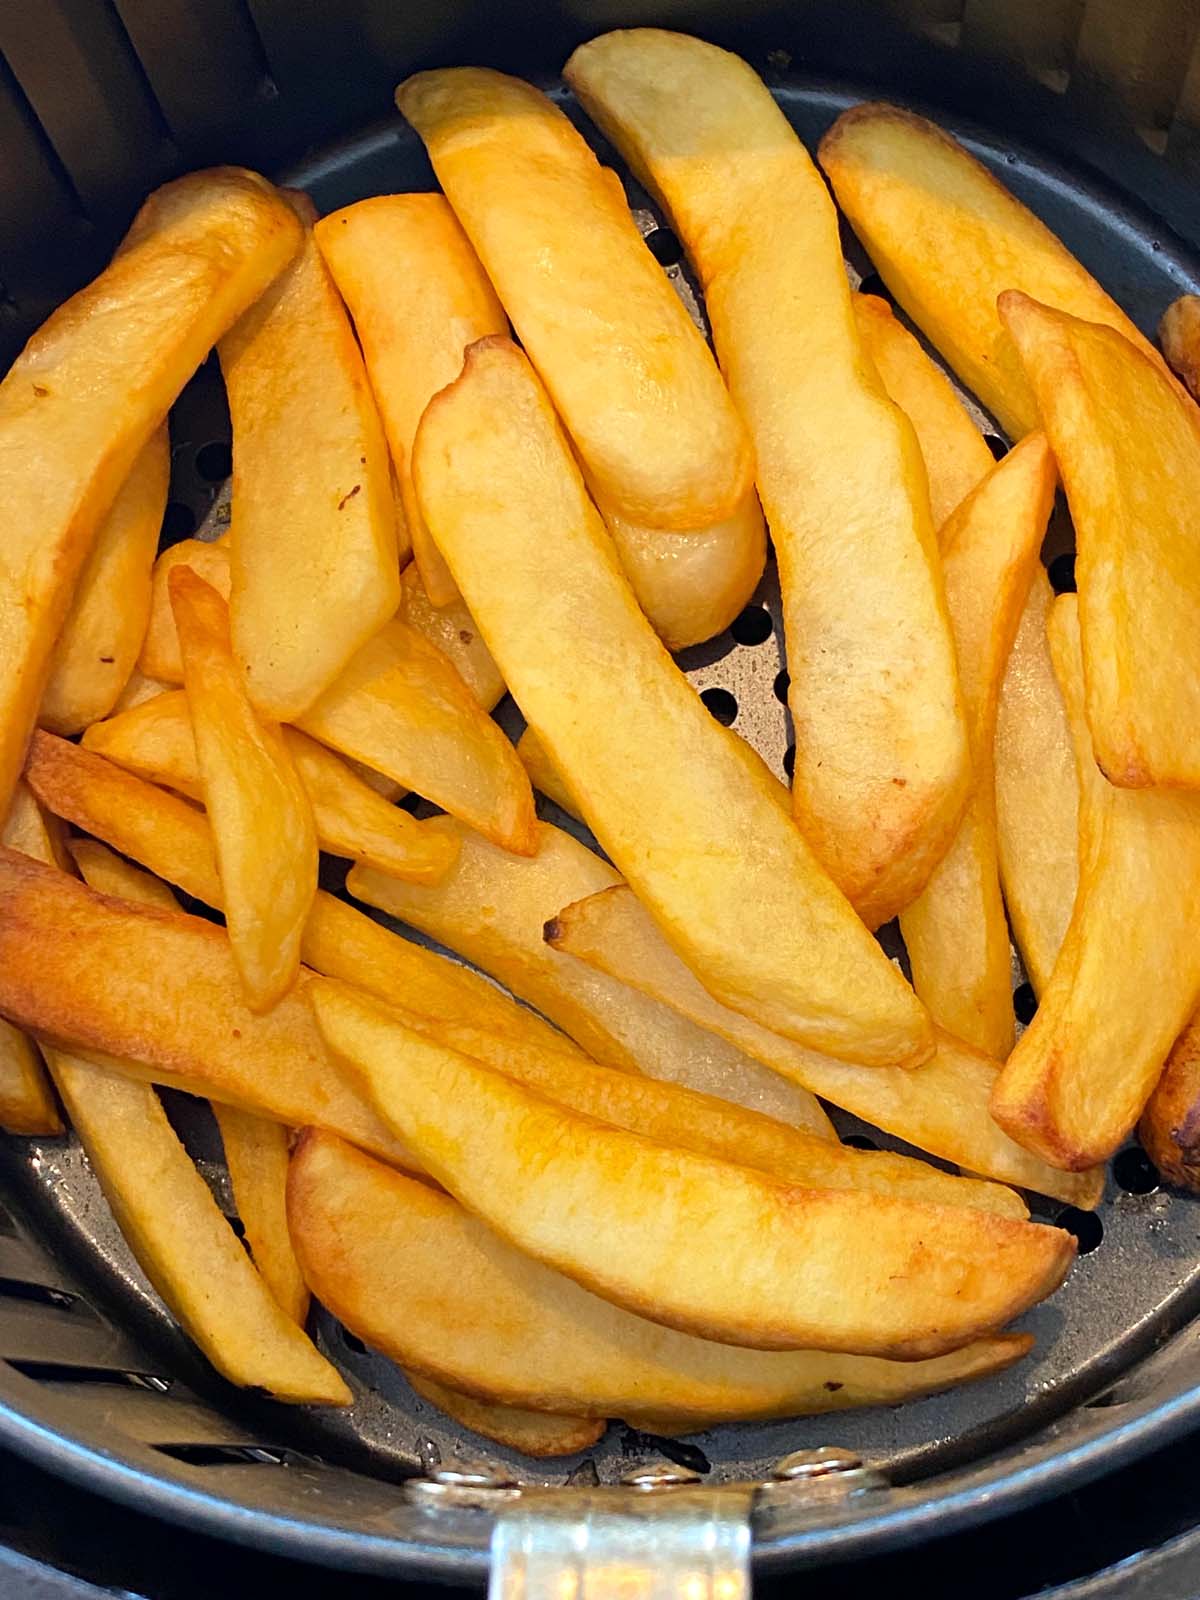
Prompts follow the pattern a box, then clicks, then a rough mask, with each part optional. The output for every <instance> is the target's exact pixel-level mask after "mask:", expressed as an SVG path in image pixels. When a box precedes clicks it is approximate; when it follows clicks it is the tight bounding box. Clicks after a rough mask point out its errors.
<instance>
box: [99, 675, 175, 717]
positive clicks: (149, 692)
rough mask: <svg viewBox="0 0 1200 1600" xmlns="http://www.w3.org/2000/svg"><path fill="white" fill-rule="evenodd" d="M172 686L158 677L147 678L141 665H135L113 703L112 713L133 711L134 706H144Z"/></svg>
mask: <svg viewBox="0 0 1200 1600" xmlns="http://www.w3.org/2000/svg"><path fill="white" fill-rule="evenodd" d="M170 687H171V685H170V684H169V683H163V682H162V681H161V680H160V679H158V678H147V677H146V675H145V673H143V672H142V670H141V668H140V667H134V669H133V671H132V672H131V673H130V674H129V678H128V681H127V682H126V684H125V687H124V688H123V689H122V690H121V692H120V694H119V695H118V696H117V698H116V701H115V702H114V704H113V708H112V714H113V715H114V716H116V715H117V714H118V713H119V712H122V711H132V710H133V708H134V706H144V705H145V703H146V701H147V700H156V699H157V698H158V696H159V695H160V694H166V692H167V691H168V689H170Z"/></svg>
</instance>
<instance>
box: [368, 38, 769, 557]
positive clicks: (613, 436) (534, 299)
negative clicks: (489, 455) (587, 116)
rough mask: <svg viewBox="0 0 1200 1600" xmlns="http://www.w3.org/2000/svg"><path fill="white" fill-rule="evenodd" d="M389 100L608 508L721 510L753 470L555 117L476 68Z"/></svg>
mask: <svg viewBox="0 0 1200 1600" xmlns="http://www.w3.org/2000/svg"><path fill="white" fill-rule="evenodd" d="M396 103H397V105H398V106H399V107H400V110H401V111H402V112H403V114H404V115H405V116H406V117H407V118H408V120H409V121H410V122H411V123H412V124H413V126H414V127H415V128H416V130H417V132H418V133H419V134H420V136H421V138H422V139H423V141H424V143H425V146H426V149H427V150H428V151H429V158H430V160H431V162H432V163H433V169H434V171H435V172H436V174H437V177H438V181H439V183H440V184H441V186H442V189H443V190H444V191H445V194H446V198H447V199H448V200H449V202H450V204H451V206H452V207H453V208H454V211H455V214H456V216H457V217H458V220H459V222H460V223H461V224H462V226H463V228H464V229H465V231H466V233H467V235H468V237H469V238H470V240H471V243H472V244H473V245H474V247H475V250H476V251H477V253H478V255H479V258H480V260H481V261H482V263H483V266H484V268H485V270H486V272H487V274H488V276H489V277H490V279H491V281H492V283H493V284H494V285H495V288H496V291H497V293H498V294H499V296H500V299H501V301H502V302H503V305H504V308H505V310H506V311H507V312H508V314H509V316H510V317H511V318H512V321H513V325H514V327H515V328H516V330H517V333H518V334H519V336H520V338H521V342H522V344H523V345H524V347H525V349H526V350H528V352H529V356H530V359H531V360H532V361H533V363H534V365H535V366H536V367H537V369H538V371H539V373H540V374H541V377H542V381H543V382H544V383H545V384H546V387H547V388H548V389H549V391H550V393H551V395H552V396H553V399H554V404H555V406H556V407H557V409H558V411H559V413H560V415H561V416H562V418H563V420H564V422H565V425H566V427H567V430H568V432H569V433H570V435H571V437H572V439H573V440H574V442H575V445H576V448H577V449H578V451H579V454H580V455H581V457H582V458H583V460H584V461H585V462H586V463H587V469H588V473H589V475H590V476H591V477H592V479H593V480H594V481H595V483H596V486H597V488H598V489H599V490H600V492H601V493H602V495H603V497H604V499H605V500H606V502H607V503H608V504H609V505H611V506H613V507H614V508H615V509H616V510H617V511H619V512H620V514H621V515H622V516H624V517H627V518H628V519H629V520H631V521H634V522H641V523H645V524H647V525H648V526H650V527H653V528H661V529H685V530H686V529H689V528H703V527H706V526H707V525H709V524H711V523H714V522H718V521H720V520H721V519H723V518H725V517H728V516H730V515H732V513H733V512H734V510H735V509H736V507H737V506H738V505H739V504H740V503H741V501H742V500H743V498H744V496H745V494H746V492H747V490H748V489H749V488H750V484H751V480H752V476H753V458H752V455H751V451H750V447H749V443H748V441H747V438H746V431H745V429H744V427H743V425H742V423H741V421H740V419H739V417H738V415H737V413H736V412H735V410H734V408H733V404H732V402H731V401H730V398H729V395H728V393H727V392H726V390H725V386H724V384H723V383H722V382H721V376H720V374H719V373H718V371H717V368H716V364H715V363H714V361H713V359H712V356H711V355H710V354H709V351H708V349H707V347H706V345H705V343H704V339H703V337H702V336H701V334H700V332H699V330H698V329H697V328H696V327H695V325H694V324H693V323H692V321H691V318H690V317H689V316H688V314H687V312H686V311H685V310H684V307H683V305H682V303H681V302H680V300H679V298H678V296H677V295H676V294H675V291H674V289H673V288H672V287H671V285H670V283H669V282H668V281H667V278H666V275H665V274H664V273H663V271H662V268H661V267H660V266H659V265H658V263H657V262H656V261H655V259H654V257H653V256H652V255H651V254H650V251H649V250H648V249H647V248H646V246H645V244H644V243H643V241H642V238H641V235H640V234H639V233H638V230H637V228H636V227H635V225H634V223H633V220H632V218H631V217H630V215H629V211H628V209H627V207H626V205H625V203H624V198H623V196H618V195H617V194H615V193H614V191H613V187H612V184H611V181H610V180H609V179H608V178H607V176H606V174H605V172H604V169H603V168H602V167H601V166H600V163H599V162H598V161H597V160H596V157H595V156H594V155H593V154H592V151H591V150H590V148H589V147H588V145H587V144H586V143H585V141H584V140H583V138H582V137H581V135H580V134H579V133H578V132H576V130H575V129H574V128H573V127H572V125H571V123H570V122H569V121H568V120H567V118H566V116H565V115H564V114H563V112H562V111H560V110H559V109H558V107H557V106H555V105H554V104H552V102H551V101H550V100H549V99H548V98H547V97H546V96H545V95H544V94H542V93H541V91H540V90H538V89H535V88H534V87H533V86H532V85H531V84H528V83H523V82H521V80H520V79H517V78H511V77H507V76H505V75H504V74H503V73H499V72H491V71H487V70H485V69H481V68H473V67H459V68H451V69H449V70H443V71H439V72H421V73H417V74H416V76H415V77H412V78H409V79H408V80H407V81H406V82H405V83H403V84H401V85H400V87H399V89H398V90H397V91H396ZM428 520H429V519H428V517H426V522H428ZM432 531H433V533H434V537H435V539H437V530H436V529H433V530H432ZM438 544H439V546H440V545H441V540H440V539H438ZM442 553H443V555H445V554H446V552H445V550H444V549H443V551H442ZM450 567H451V571H453V568H454V563H453V561H451V562H450ZM460 587H461V585H460Z"/></svg>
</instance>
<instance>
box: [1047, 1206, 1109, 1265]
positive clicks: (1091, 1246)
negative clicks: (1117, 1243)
mask: <svg viewBox="0 0 1200 1600" xmlns="http://www.w3.org/2000/svg"><path fill="white" fill-rule="evenodd" d="M1054 1221H1055V1223H1056V1224H1057V1225H1058V1227H1060V1228H1065V1229H1066V1230H1067V1232H1068V1233H1073V1234H1074V1235H1075V1239H1076V1241H1077V1243H1078V1245H1079V1254H1080V1255H1081V1256H1090V1255H1091V1253H1092V1251H1093V1250H1095V1249H1096V1247H1097V1246H1098V1245H1099V1243H1100V1241H1101V1240H1102V1239H1103V1238H1104V1224H1103V1223H1102V1222H1101V1221H1100V1218H1099V1217H1098V1216H1097V1215H1096V1213H1095V1212H1094V1211H1081V1210H1080V1209H1079V1207H1078V1206H1064V1207H1063V1209H1062V1210H1061V1211H1060V1212H1059V1213H1058V1215H1057V1216H1056V1217H1055V1219H1054Z"/></svg>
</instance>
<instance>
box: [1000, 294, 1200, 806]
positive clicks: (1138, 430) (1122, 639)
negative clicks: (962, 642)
mask: <svg viewBox="0 0 1200 1600" xmlns="http://www.w3.org/2000/svg"><path fill="white" fill-rule="evenodd" d="M1000 312H1001V315H1002V317H1003V319H1004V323H1005V326H1006V327H1007V329H1008V331H1009V333H1010V334H1011V335H1012V338H1013V340H1014V342H1015V345H1016V348H1017V350H1018V352H1019V354H1020V358H1021V362H1022V364H1023V367H1024V370H1025V374H1026V377H1027V378H1028V380H1029V384H1030V387H1031V388H1032V390H1033V392H1034V393H1035V395H1036V396H1037V401H1038V405H1039V407H1040V408H1041V412H1042V416H1043V418H1044V420H1045V427H1046V432H1047V434H1048V435H1049V438H1050V443H1051V445H1052V446H1053V447H1054V454H1055V456H1056V457H1057V459H1058V465H1059V471H1060V472H1061V473H1062V479H1063V485H1064V487H1065V488H1066V491H1067V500H1068V501H1069V503H1070V507H1071V519H1072V521H1073V522H1074V524H1075V537H1076V543H1077V547H1078V554H1077V557H1076V563H1075V576H1076V581H1077V583H1078V586H1079V625H1080V630H1081V634H1082V639H1083V668H1084V680H1085V684H1086V691H1087V720H1088V726H1089V727H1090V728H1091V732H1092V744H1093V746H1094V747H1095V751H1096V760H1097V761H1098V762H1099V764H1100V768H1101V770H1102V771H1103V772H1104V774H1105V775H1106V776H1107V777H1108V779H1109V780H1110V781H1111V782H1112V783H1117V784H1120V785H1122V786H1123V787H1126V788H1143V787H1147V786H1151V785H1154V786H1158V785H1165V786H1167V787H1182V788H1192V789H1195V788H1200V740H1197V739H1195V738H1193V737H1192V735H1191V730H1192V729H1193V728H1194V727H1195V726H1196V725H1197V719H1198V718H1200V642H1198V637H1197V630H1198V629H1200V571H1198V570H1197V565H1196V561H1195V554H1194V539H1195V533H1194V529H1193V524H1192V507H1193V505H1194V504H1195V503H1196V501H1197V499H1198V498H1200V412H1197V410H1196V407H1195V405H1193V403H1192V401H1191V400H1190V399H1189V398H1188V397H1187V395H1185V394H1184V393H1183V392H1182V390H1181V389H1180V388H1179V386H1178V385H1177V384H1176V383H1175V381H1174V379H1172V378H1169V377H1165V376H1164V375H1163V371H1162V368H1161V364H1160V363H1159V362H1158V360H1157V357H1156V358H1155V360H1154V361H1151V360H1149V359H1147V357H1146V356H1145V355H1143V354H1142V353H1141V351H1140V350H1139V349H1136V348H1135V347H1134V346H1133V345H1132V344H1130V343H1129V341H1128V340H1127V339H1125V338H1123V337H1122V335H1121V334H1119V333H1116V332H1114V331H1113V330H1112V329H1111V328H1103V327H1097V326H1095V325H1094V324H1092V323H1087V322H1081V321H1080V320H1079V319H1078V318H1075V317H1071V316H1067V315H1065V314H1063V313H1062V312H1057V311H1051V310H1050V309H1049V308H1048V307H1046V306H1043V305H1039V304H1038V303H1037V302H1036V301H1033V300H1031V299H1029V297H1028V296H1027V295H1023V294H1018V293H1014V292H1011V291H1010V292H1007V293H1005V294H1004V295H1002V296H1001V300H1000Z"/></svg>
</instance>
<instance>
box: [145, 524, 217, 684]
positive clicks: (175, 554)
mask: <svg viewBox="0 0 1200 1600" xmlns="http://www.w3.org/2000/svg"><path fill="white" fill-rule="evenodd" d="M230 543H231V540H230V538H229V535H228V533H223V534H222V535H221V537H220V538H219V539H212V540H208V539H181V540H180V541H179V543H178V544H173V545H171V546H170V547H169V548H168V549H166V550H164V551H163V553H162V555H160V556H159V558H158V560H157V561H156V562H155V563H154V576H153V580H152V582H151V588H150V620H149V622H148V623H147V624H146V637H145V639H144V640H143V642H142V653H141V655H140V656H139V657H138V666H139V667H140V668H141V670H142V672H144V673H145V674H146V676H147V677H148V678H155V679H157V680H158V681H159V682H161V683H166V684H179V683H182V682H183V661H182V659H181V657H180V654H179V634H178V633H177V632H176V629H175V617H174V614H173V613H172V611H171V595H170V592H169V588H168V585H169V583H170V579H171V573H172V572H173V571H174V569H175V568H176V567H191V569H192V571H193V572H194V573H195V574H196V575H197V577H200V578H203V579H204V581H205V583H210V584H212V586H213V588H214V589H215V590H216V591H217V593H218V594H219V595H220V596H221V597H222V598H223V599H224V600H226V601H227V600H228V599H229V594H230V590H231V589H232V587H233V575H232V573H231V571H230V566H229V547H230Z"/></svg>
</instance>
